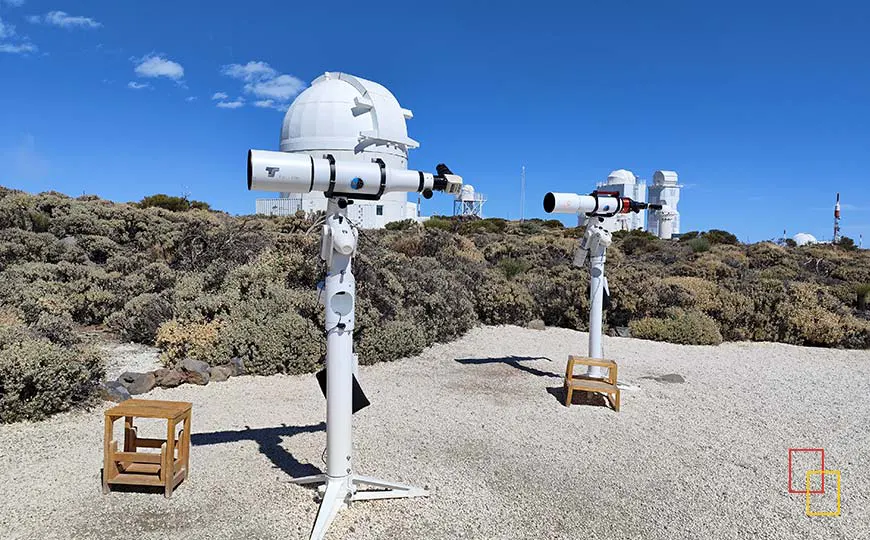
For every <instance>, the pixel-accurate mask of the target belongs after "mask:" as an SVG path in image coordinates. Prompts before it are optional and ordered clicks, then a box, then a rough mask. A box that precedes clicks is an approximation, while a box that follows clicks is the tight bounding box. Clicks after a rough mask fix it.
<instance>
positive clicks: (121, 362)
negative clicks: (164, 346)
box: [98, 340, 163, 381]
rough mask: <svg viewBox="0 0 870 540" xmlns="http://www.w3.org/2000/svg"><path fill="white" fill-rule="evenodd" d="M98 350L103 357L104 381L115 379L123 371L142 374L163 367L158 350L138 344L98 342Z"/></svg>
mask: <svg viewBox="0 0 870 540" xmlns="http://www.w3.org/2000/svg"><path fill="white" fill-rule="evenodd" d="M98 344H99V345H98V347H99V349H100V350H101V351H102V352H103V354H104V355H105V357H106V359H107V361H106V380H107V381H112V380H115V379H117V378H118V377H119V376H120V375H121V374H122V373H124V372H125V371H136V372H139V373H144V372H146V371H154V370H155V369H159V368H162V367H163V364H161V363H160V359H159V356H160V349H156V348H154V347H149V346H147V345H141V344H139V343H117V342H113V341H104V340H100V341H99V342H98Z"/></svg>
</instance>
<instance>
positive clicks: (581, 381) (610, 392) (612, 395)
mask: <svg viewBox="0 0 870 540" xmlns="http://www.w3.org/2000/svg"><path fill="white" fill-rule="evenodd" d="M575 364H580V365H582V366H597V367H603V368H607V377H606V378H603V379H599V378H596V377H587V376H586V375H574V365H575ZM616 370H617V368H616V362H614V361H613V360H603V359H601V358H587V357H585V356H575V355H573V354H572V355H569V356H568V367H567V368H566V369H565V406H566V407H570V406H571V397H572V396H573V393H574V390H580V391H585V392H599V393H602V394H607V399H608V400H609V401H610V406H611V407H613V410H615V411H616V412H619V387H618V386H616Z"/></svg>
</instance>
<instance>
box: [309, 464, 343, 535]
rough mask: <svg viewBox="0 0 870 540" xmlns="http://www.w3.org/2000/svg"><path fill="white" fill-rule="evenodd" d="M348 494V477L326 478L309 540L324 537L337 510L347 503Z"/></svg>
mask: <svg viewBox="0 0 870 540" xmlns="http://www.w3.org/2000/svg"><path fill="white" fill-rule="evenodd" d="M348 495H350V490H349V488H348V478H327V480H326V490H325V491H324V492H323V500H322V501H321V502H320V508H319V509H318V510H317V519H315V520H314V527H312V529H311V536H310V537H309V540H323V539H324V538H326V531H327V530H329V526H330V525H331V524H332V521H333V520H334V519H335V516H336V515H338V511H339V510H341V508H342V507H343V506H345V505H346V504H347V500H348V498H349V497H348Z"/></svg>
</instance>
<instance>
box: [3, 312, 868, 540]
mask: <svg viewBox="0 0 870 540" xmlns="http://www.w3.org/2000/svg"><path fill="white" fill-rule="evenodd" d="M585 343H586V336H585V334H582V333H579V332H573V331H569V330H563V329H548V330H546V331H534V330H527V329H522V328H516V327H484V328H478V329H475V330H474V331H472V332H471V333H469V334H468V335H467V336H466V337H465V338H463V339H461V340H459V341H457V342H454V343H451V344H447V345H438V346H435V347H432V348H430V349H428V350H427V351H426V352H425V353H424V354H422V355H421V356H419V357H416V358H412V359H407V360H403V361H399V362H394V363H390V364H380V365H376V366H370V367H363V368H362V369H361V374H360V375H361V376H360V379H361V382H362V384H363V387H364V388H365V390H366V392H367V394H368V396H369V398H370V399H371V400H372V403H373V405H372V406H371V407H369V408H367V409H365V410H364V411H362V412H360V413H359V414H357V415H356V416H355V417H354V418H355V429H356V440H355V443H356V452H357V454H356V455H357V457H356V463H357V467H358V469H359V470H360V472H362V473H364V474H370V475H373V476H378V477H382V478H385V479H392V480H396V481H400V482H407V483H413V484H415V485H420V486H424V487H425V486H428V487H429V488H430V490H431V495H430V497H429V498H426V499H411V500H399V501H378V502H363V503H355V504H354V505H353V506H352V507H351V508H350V509H348V510H345V511H343V512H342V513H341V514H339V517H338V519H337V520H336V521H335V523H334V524H333V526H332V529H331V534H330V538H331V539H369V538H380V539H391V540H392V539H395V540H401V539H447V538H450V539H452V538H475V539H478V538H480V539H509V538H510V539H513V538H529V539H551V538H552V539H580V538H583V539H587V538H590V539H594V538H625V539H629V538H630V539H680V538H771V539H774V538H775V539H798V538H800V539H807V538H809V539H816V538H818V539H830V538H843V539H850V540H860V539H862V538H864V539H867V540H870V468H868V465H870V435H868V433H870V424H868V417H870V401H868V387H870V351H840V350H826V349H812V348H802V347H792V346H787V345H779V344H770V343H758V344H747V343H736V344H726V345H722V346H719V347H686V346H677V345H669V344H663V343H652V342H646V341H640V340H633V339H619V338H605V342H604V346H605V350H606V355H607V356H608V357H610V358H614V359H616V360H617V361H618V362H619V365H620V372H619V373H620V380H621V381H622V382H623V383H624V384H625V385H627V388H630V389H628V390H625V391H624V392H623V396H622V412H620V413H618V414H617V413H614V412H612V411H610V410H608V409H606V408H604V407H599V406H594V405H577V406H572V407H571V408H565V407H563V406H562V405H561V404H560V403H559V400H558V399H557V398H558V397H560V396H561V390H560V388H559V387H560V384H561V374H562V372H563V370H564V366H565V359H566V355H567V354H568V353H569V352H582V351H583V349H584V348H585ZM663 375H671V376H669V377H664V378H662V376H663ZM674 375H680V376H681V377H682V378H683V379H684V381H685V382H682V383H680V382H666V381H679V380H680V377H676V376H674ZM148 397H149V398H155V399H171V400H186V401H192V402H193V403H194V409H193V426H194V436H193V446H192V448H191V451H192V457H191V477H190V478H189V479H188V480H187V481H186V482H184V483H182V484H181V486H179V488H178V489H177V491H176V493H175V495H173V497H172V498H171V499H169V500H166V499H164V498H163V497H162V496H161V495H159V494H151V493H137V492H113V493H112V494H110V495H109V496H103V495H102V494H101V491H100V480H99V474H100V467H101V459H102V458H101V454H102V441H101V436H102V409H100V410H94V411H90V412H78V413H72V414H65V415H60V416H57V417H55V418H53V419H51V420H49V421H46V422H41V423H36V424H14V425H2V426H0V485H3V486H4V488H5V493H6V495H5V496H3V497H2V498H0V537H2V538H3V539H10V538H38V539H50V538H95V539H113V538H144V539H150V538H153V539H158V538H160V539H164V538H184V539H196V538H203V539H204V538H209V539H212V538H214V539H221V538H227V539H230V538H232V539H238V538H245V539H272V538H275V539H279V538H280V539H288V538H291V539H292V538H306V537H307V532H308V530H309V527H310V526H311V523H312V522H313V519H314V516H315V512H316V510H317V505H316V503H315V502H314V501H313V495H314V492H313V491H311V490H308V489H305V488H302V487H298V486H295V485H291V484H287V483H283V482H281V481H280V480H282V479H286V478H289V477H290V476H298V475H302V474H309V473H311V472H313V471H314V469H315V468H318V467H320V465H321V452H322V451H323V445H324V444H325V435H324V433H323V429H324V424H323V423H322V422H323V420H324V416H325V411H324V401H323V398H322V397H321V395H320V391H319V389H318V387H317V384H316V382H315V380H314V378H313V377H312V376H300V377H281V376H276V377H268V378H259V377H237V378H233V379H230V380H229V381H228V382H225V383H219V384H211V385H208V386H206V387H191V386H183V387H180V388H176V389H172V390H156V391H154V392H152V393H150V394H149V395H148ZM107 405H108V404H107ZM149 428H153V429H154V431H153V433H150V432H148V431H147V430H148V429H149ZM142 429H143V430H145V433H144V435H145V436H148V435H156V434H158V433H159V431H158V430H157V428H156V426H151V425H145V426H144V427H143V428H142ZM790 447H801V448H816V447H821V448H824V449H825V465H826V468H827V469H838V470H840V471H842V515H841V516H840V517H812V518H811V517H807V516H806V515H805V513H804V512H805V509H804V501H805V499H804V496H803V495H801V494H797V495H794V494H789V493H788V492H787V482H788V474H787V456H788V448H790ZM805 457H806V456H805ZM810 457H812V456H810ZM810 461H811V460H806V459H804V461H803V462H802V463H803V465H800V467H803V470H800V471H798V473H797V474H795V477H794V478H795V483H796V485H801V482H803V480H802V478H803V476H802V475H803V472H804V470H805V469H806V467H809V466H812V465H811V464H810ZM800 467H798V468H800ZM834 493H835V482H834V477H833V476H829V477H828V480H827V484H826V494H825V495H818V496H813V501H812V502H813V505H814V506H813V510H828V509H833V507H834V506H835V495H834Z"/></svg>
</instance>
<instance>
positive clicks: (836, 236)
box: [834, 193, 840, 244]
mask: <svg viewBox="0 0 870 540" xmlns="http://www.w3.org/2000/svg"><path fill="white" fill-rule="evenodd" d="M834 243H835V244H839V243H840V194H839V193H837V204H835V205H834Z"/></svg>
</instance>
